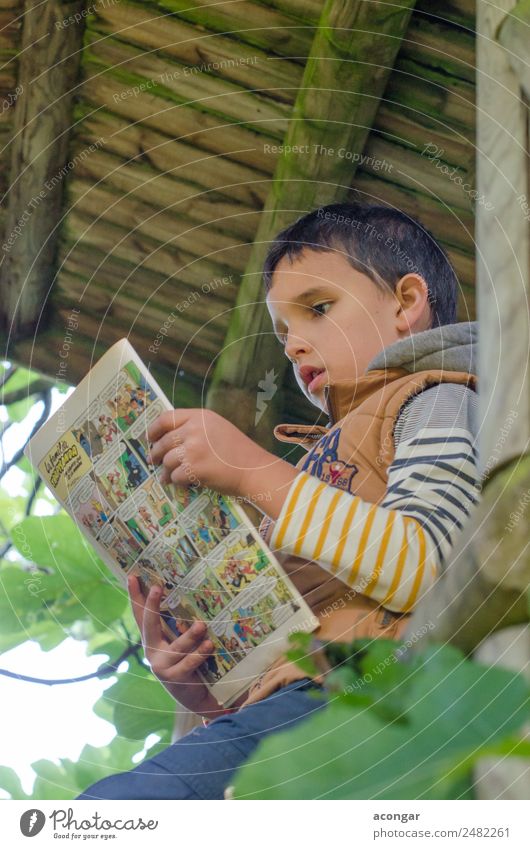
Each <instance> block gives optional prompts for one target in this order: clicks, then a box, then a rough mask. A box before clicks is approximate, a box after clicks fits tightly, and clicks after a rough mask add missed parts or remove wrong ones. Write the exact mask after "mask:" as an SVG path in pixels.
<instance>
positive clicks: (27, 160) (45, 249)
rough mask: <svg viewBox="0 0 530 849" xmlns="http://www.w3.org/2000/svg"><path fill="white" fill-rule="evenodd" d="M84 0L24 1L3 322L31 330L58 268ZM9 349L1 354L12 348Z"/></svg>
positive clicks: (0, 276) (11, 328)
mask: <svg viewBox="0 0 530 849" xmlns="http://www.w3.org/2000/svg"><path fill="white" fill-rule="evenodd" d="M84 7H85V2H84V0H82V1H81V0H78V2H74V3H68V4H66V3H65V4H61V3H59V2H57V0H48V2H46V3H44V4H43V3H42V2H41V0H26V2H25V4H24V14H23V21H24V28H23V33H22V38H21V48H20V56H19V59H18V67H19V73H18V86H19V87H21V88H22V93H21V94H20V95H19V97H18V99H17V102H16V106H15V110H14V131H13V140H12V143H11V165H10V181H9V182H10V189H9V194H8V196H7V212H6V216H5V228H4V233H3V238H2V251H1V257H0V262H1V266H0V287H1V291H2V304H1V306H0V329H2V330H3V331H4V333H5V334H6V337H7V338H6V342H7V345H8V346H9V345H10V343H11V342H12V341H13V340H14V339H17V338H18V339H20V338H23V337H26V336H31V335H32V334H33V332H34V331H35V329H36V325H37V323H38V319H39V315H40V313H41V310H42V307H43V303H45V301H46V297H47V293H48V291H49V288H50V286H51V283H52V281H53V278H54V274H55V253H56V244H57V224H58V222H59V219H60V214H61V201H62V189H63V180H64V177H65V176H66V174H67V173H69V169H70V167H71V163H69V162H68V140H69V131H70V125H71V110H72V98H73V96H74V93H75V84H76V81H77V76H78V66H79V57H80V48H81V43H82V34H83V21H84V17H83V15H82V14H81V13H82V12H83V10H84ZM7 353H8V352H7V351H5V352H4V355H7Z"/></svg>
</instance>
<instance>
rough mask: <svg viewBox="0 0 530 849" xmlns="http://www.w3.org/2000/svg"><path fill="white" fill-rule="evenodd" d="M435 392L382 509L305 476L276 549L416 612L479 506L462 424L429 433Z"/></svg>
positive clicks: (407, 441) (413, 416)
mask: <svg viewBox="0 0 530 849" xmlns="http://www.w3.org/2000/svg"><path fill="white" fill-rule="evenodd" d="M452 388H453V389H454V388H455V387H454V386H453V387H452ZM430 391H431V390H426V391H425V392H423V393H421V395H423V396H425V397H424V398H422V401H421V403H420V402H419V401H416V403H415V405H414V406H410V408H409V410H408V415H409V425H410V422H411V421H412V422H414V426H412V427H410V426H409V427H408V429H407V428H405V431H404V437H405V438H401V440H400V441H399V444H398V445H397V447H396V453H395V457H394V461H393V463H392V465H391V466H390V468H389V471H388V488H387V495H386V496H385V499H384V500H383V501H382V502H381V503H380V504H379V505H375V504H371V503H370V502H367V501H364V500H363V499H362V498H360V497H359V496H356V495H351V494H350V493H347V492H344V491H343V490H340V489H337V488H336V487H333V486H330V485H329V484H327V483H323V482H322V481H320V480H319V479H318V478H316V477H314V476H312V475H309V474H307V473H306V472H301V473H300V474H299V475H297V477H296V478H295V479H294V481H293V483H292V484H291V486H290V488H289V492H288V494H287V497H286V499H285V502H284V504H283V507H282V510H281V512H280V515H279V516H278V519H277V520H276V523H275V526H274V530H273V533H272V535H271V538H270V541H269V545H270V547H271V548H272V549H274V550H277V551H279V552H282V553H288V554H293V555H297V556H299V557H302V558H304V559H306V560H313V561H315V562H317V563H318V564H319V565H320V566H322V567H323V568H324V569H326V570H328V571H329V572H330V573H331V574H332V575H334V576H335V577H337V578H338V579H340V580H341V581H344V583H345V584H347V585H348V586H350V587H352V588H353V589H355V590H356V591H357V592H359V593H361V594H362V595H366V596H368V597H369V598H373V599H374V600H375V601H378V602H379V603H381V604H383V605H384V606H385V607H387V608H389V609H390V610H394V611H400V612H408V611H410V610H412V608H413V607H414V605H415V604H416V602H417V601H418V599H419V598H420V597H421V596H422V594H423V593H424V592H425V591H426V590H427V589H428V588H429V587H430V586H431V585H432V584H433V582H434V581H435V579H436V578H437V576H438V574H439V572H440V570H441V569H442V566H443V564H444V561H445V559H446V558H447V556H448V554H449V552H450V550H451V547H452V544H453V536H454V534H455V533H456V531H457V530H459V529H461V527H462V525H463V521H464V519H465V517H466V516H467V515H468V514H469V512H470V510H471V508H472V506H473V505H474V504H476V503H477V501H478V487H479V479H478V472H477V467H476V462H475V458H476V451H475V449H474V447H473V435H472V432H471V431H470V430H469V428H468V426H467V423H464V422H463V421H462V420H461V417H460V420H459V421H458V422H457V426H453V427H450V426H446V427H442V428H440V427H432V426H429V425H430V422H428V421H427V422H426V421H425V418H423V419H422V416H421V415H420V413H421V404H423V405H424V406H425V405H426V404H428V405H431V404H432V400H433V398H432V394H431V396H430V397H429V396H428V392H430ZM468 391H469V390H468ZM418 397H421V396H418ZM453 400H454V399H453ZM431 412H432V410H431ZM457 419H458V416H457ZM401 424H403V423H401ZM401 432H402V433H403V428H402V429H401Z"/></svg>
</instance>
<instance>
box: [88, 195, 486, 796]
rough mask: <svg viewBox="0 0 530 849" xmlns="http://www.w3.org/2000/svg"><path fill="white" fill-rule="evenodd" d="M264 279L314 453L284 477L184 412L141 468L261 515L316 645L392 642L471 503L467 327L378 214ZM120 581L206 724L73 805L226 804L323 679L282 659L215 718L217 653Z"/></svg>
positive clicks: (182, 698)
mask: <svg viewBox="0 0 530 849" xmlns="http://www.w3.org/2000/svg"><path fill="white" fill-rule="evenodd" d="M264 277H265V284H266V289H267V295H266V300H267V307H268V309H269V312H270V314H271V318H272V320H273V326H274V330H275V333H276V335H277V336H278V338H279V340H280V342H281V343H282V345H283V346H284V349H285V354H286V355H287V357H288V358H289V359H290V360H291V362H292V364H293V367H294V373H295V377H296V380H297V382H298V384H299V385H300V388H301V389H302V392H303V393H304V394H305V395H306V396H307V397H308V398H309V400H310V401H311V402H312V403H313V404H314V405H315V406H316V407H317V408H320V409H321V410H323V411H324V412H325V413H326V414H327V416H328V417H329V422H328V425H327V427H324V426H322V425H315V426H311V425H296V424H284V425H278V426H277V427H276V428H275V435H276V436H277V437H278V438H279V439H282V440H284V441H291V442H295V443H299V444H302V445H304V446H307V448H308V453H307V454H306V455H305V457H304V458H303V459H302V460H300V461H299V463H298V464H297V467H296V468H295V467H293V466H292V465H291V464H290V463H288V462H286V461H285V460H280V459H279V458H278V457H276V455H274V454H271V453H269V452H267V451H265V450H264V449H263V448H261V447H260V446H258V445H256V443H254V442H253V441H252V440H251V439H249V438H248V437H247V436H245V435H244V434H243V433H241V432H240V431H239V430H238V429H237V428H235V427H234V426H233V425H232V424H230V423H229V422H228V421H227V420H226V419H224V418H222V417H221V416H218V415H217V414H215V413H213V412H212V411H209V410H189V409H179V410H175V411H173V412H168V413H164V414H162V415H161V416H160V417H159V418H158V419H157V420H156V422H154V423H153V425H152V427H151V429H150V439H151V440H152V443H153V445H152V450H151V456H152V460H153V462H155V463H163V466H164V470H163V476H164V477H165V479H166V480H171V481H173V482H174V483H176V484H182V485H187V484H188V483H189V481H190V480H193V481H196V480H197V479H199V480H200V482H201V483H202V485H204V486H210V487H211V488H213V489H215V490H217V491H218V492H220V493H225V494H227V495H234V496H238V497H244V498H247V499H249V500H250V501H251V502H252V503H254V504H256V503H260V504H263V505H266V508H265V510H266V516H265V517H264V519H263V521H262V523H261V526H260V533H261V534H262V535H263V536H264V538H265V539H266V540H267V541H268V543H269V545H270V546H271V548H272V549H273V550H275V553H276V555H277V557H278V558H279V559H280V561H281V562H282V565H283V567H284V569H286V571H287V572H288V573H289V575H290V577H291V579H292V580H293V581H294V583H295V584H296V585H297V587H298V588H299V590H300V591H301V592H302V594H303V595H304V597H305V599H306V601H307V602H308V604H309V605H310V606H311V608H312V609H313V611H314V612H315V613H316V614H317V615H318V616H319V620H320V628H319V629H318V631H317V632H316V636H317V637H319V638H320V639H321V640H332V641H333V640H335V641H349V640H351V639H353V638H355V637H358V636H367V635H368V636H374V637H379V636H385V637H390V638H392V637H398V636H399V635H400V634H401V633H402V631H403V630H404V629H405V627H406V622H407V615H408V613H409V612H410V611H411V610H412V609H413V607H414V606H415V604H416V602H417V601H418V599H419V598H420V597H421V596H422V595H423V593H424V592H426V591H427V590H428V589H429V588H430V587H431V586H432V584H433V582H434V581H435V579H436V577H437V575H438V574H439V572H440V570H441V568H442V567H443V565H444V563H445V562H446V560H447V557H448V555H449V553H450V549H451V546H452V543H453V538H454V535H455V533H456V532H457V530H458V529H460V528H461V527H462V525H463V523H464V521H465V520H466V518H467V516H468V515H469V512H470V510H471V509H472V506H473V505H474V504H476V502H477V499H478V496H479V490H480V483H479V478H478V473H477V468H476V459H475V458H476V452H475V449H474V447H473V442H474V438H475V434H476V431H477V423H476V395H475V388H476V378H475V377H474V348H475V342H476V339H475V334H476V328H475V325H474V324H471V323H464V324H455V323H454V322H455V310H456V286H457V281H456V278H455V274H454V271H453V269H452V268H451V265H450V263H449V261H448V259H447V256H446V255H445V253H444V251H443V250H442V249H441V248H440V246H439V245H437V243H436V242H435V240H434V239H433V237H432V236H431V235H430V234H429V233H428V232H427V231H426V230H425V229H424V228H423V227H422V226H421V225H420V224H419V223H418V222H417V221H414V220H413V219H410V218H409V217H407V216H406V215H404V214H403V213H401V212H399V211H397V210H391V209H387V208H386V207H381V206H361V205H358V204H335V205H330V206H328V207H325V208H322V209H318V210H315V211H314V212H312V213H310V214H308V215H306V216H304V217H302V218H301V219H300V220H299V221H297V222H296V223H295V224H293V225H292V226H291V227H289V228H287V229H286V230H284V231H283V232H282V233H280V234H279V235H278V236H277V238H276V239H275V241H274V243H273V244H272V246H271V248H270V250H269V253H268V256H267V260H266V263H265V273H264ZM129 587H130V594H131V599H132V602H133V609H134V611H135V616H136V619H137V622H138V625H139V627H140V630H141V631H142V635H143V641H144V647H145V651H146V656H147V658H148V659H149V661H150V663H151V666H152V669H153V672H154V673H155V674H156V675H157V676H158V677H159V678H160V679H161V680H162V682H163V683H164V685H165V686H166V687H167V688H168V690H169V692H171V693H172V695H173V696H174V697H175V699H176V700H177V701H178V702H180V703H181V704H182V705H184V706H186V707H187V708H189V709H190V710H193V711H195V712H196V713H198V714H200V715H202V716H203V717H207V718H209V719H210V720H211V721H210V723H209V724H208V725H206V727H202V728H197V729H194V730H193V731H192V732H191V733H190V734H188V735H186V736H185V737H184V738H182V739H181V740H179V741H178V742H177V743H175V744H173V745H172V746H170V747H169V748H167V749H166V750H165V751H163V752H162V753H160V754H159V755H157V756H156V757H154V758H151V759H148V760H146V761H144V762H143V763H141V764H140V765H139V766H137V767H136V768H135V769H134V770H132V771H131V772H127V773H123V774H121V775H113V776H109V777H108V778H105V779H103V780H101V781H99V782H97V783H96V784H95V785H93V786H92V787H90V788H89V789H88V790H87V791H86V792H85V793H84V794H83V795H82V796H80V797H79V798H81V799H93V798H104V799H133V798H134V799H188V798H189V799H192V798H193V799H197V798H205V799H216V798H223V791H224V788H225V787H226V786H227V785H228V784H230V779H231V776H232V775H233V773H234V771H235V770H236V768H237V767H238V766H239V765H240V764H241V763H243V761H244V760H245V759H246V758H247V757H248V756H249V755H250V753H251V752H252V751H253V749H254V748H255V746H256V745H257V744H258V742H259V741H260V739H262V738H263V737H264V736H266V735H267V734H269V733H271V732H273V731H278V730H283V729H286V728H288V727H289V726H290V725H292V724H294V723H296V722H298V721H300V720H301V719H303V718H304V716H307V715H308V714H309V713H311V712H313V711H315V710H319V709H320V708H321V706H322V705H323V704H324V703H325V699H324V697H323V698H321V699H315V698H314V694H315V692H317V691H318V689H319V687H320V685H319V682H316V681H312V680H311V679H309V678H308V677H307V676H306V675H304V673H303V672H302V671H301V670H300V669H299V668H298V667H296V666H294V665H291V664H289V663H287V662H286V661H285V660H282V659H281V660H280V661H278V662H276V663H275V664H273V666H272V667H271V668H270V669H269V670H267V671H266V672H265V674H264V675H262V676H261V678H260V679H259V680H258V681H256V682H254V683H253V684H252V686H251V687H250V688H249V691H248V692H247V693H246V694H245V695H244V696H243V697H242V699H240V703H239V707H236V708H232V709H231V710H228V711H223V710H222V709H220V706H219V705H217V704H216V703H215V700H214V699H213V698H212V697H211V695H210V694H209V693H208V691H207V690H206V689H205V688H204V687H203V686H202V685H201V683H200V681H199V679H198V678H197V676H196V669H197V668H198V666H199V665H200V664H201V663H202V662H203V661H204V658H205V656H208V654H209V653H210V652H211V651H212V649H213V645H212V643H211V641H209V640H208V639H205V626H204V625H203V624H202V623H200V622H196V623H194V624H193V625H192V627H191V628H189V629H188V630H187V631H186V633H185V634H183V635H182V636H181V637H179V638H178V639H176V640H174V641H173V642H172V643H168V641H166V640H165V638H164V637H163V636H162V633H161V630H160V624H159V614H158V611H159V601H160V591H157V590H156V589H152V590H151V592H150V594H149V596H148V598H147V600H146V599H144V598H143V597H142V595H141V593H140V591H139V586H138V583H137V581H136V579H131V580H130V584H129ZM320 690H321V692H322V688H321V687H320ZM315 766H318V764H315Z"/></svg>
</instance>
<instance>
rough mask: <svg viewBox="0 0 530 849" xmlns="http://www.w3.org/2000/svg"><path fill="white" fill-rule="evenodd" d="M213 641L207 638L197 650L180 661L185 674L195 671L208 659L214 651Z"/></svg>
mask: <svg viewBox="0 0 530 849" xmlns="http://www.w3.org/2000/svg"><path fill="white" fill-rule="evenodd" d="M212 650H213V643H212V641H211V640H205V641H204V642H203V643H201V645H200V646H199V648H198V649H197V651H193V652H190V653H189V654H187V655H186V657H185V658H183V660H182V661H181V662H180V664H179V669H180V671H181V672H183V673H184V674H189V673H190V672H195V670H196V669H197V668H198V667H199V666H200V665H201V664H202V663H204V661H205V660H206V658H207V657H208V655H209V654H211V653H212Z"/></svg>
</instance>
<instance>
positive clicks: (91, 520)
mask: <svg viewBox="0 0 530 849" xmlns="http://www.w3.org/2000/svg"><path fill="white" fill-rule="evenodd" d="M68 507H69V509H71V510H72V513H73V514H74V517H75V519H76V520H77V521H78V522H79V523H80V524H81V525H83V527H85V528H86V529H87V530H88V531H89V532H90V534H91V535H92V536H94V537H97V536H98V534H99V532H100V530H101V528H102V527H103V525H104V524H105V522H108V521H109V519H110V516H111V513H112V507H111V506H110V505H109V504H108V503H107V501H106V500H105V498H104V496H103V495H102V493H101V492H100V490H99V488H98V485H97V483H96V481H95V479H94V478H93V477H92V475H87V476H86V477H85V478H83V480H82V481H81V483H80V484H79V486H77V487H76V489H75V491H74V492H73V493H71V495H70V497H69V498H68Z"/></svg>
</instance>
